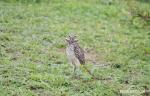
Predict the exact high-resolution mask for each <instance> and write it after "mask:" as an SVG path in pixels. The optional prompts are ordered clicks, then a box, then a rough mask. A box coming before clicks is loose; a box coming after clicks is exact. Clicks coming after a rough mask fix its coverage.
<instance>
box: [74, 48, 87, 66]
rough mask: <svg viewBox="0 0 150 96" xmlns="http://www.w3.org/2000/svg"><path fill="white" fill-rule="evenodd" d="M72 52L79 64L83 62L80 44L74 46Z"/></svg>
mask: <svg viewBox="0 0 150 96" xmlns="http://www.w3.org/2000/svg"><path fill="white" fill-rule="evenodd" d="M74 53H75V56H76V57H77V58H78V60H79V62H80V64H85V57H84V50H83V49H82V48H81V47H80V46H78V45H77V46H75V47H74Z"/></svg>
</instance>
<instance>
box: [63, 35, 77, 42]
mask: <svg viewBox="0 0 150 96" xmlns="http://www.w3.org/2000/svg"><path fill="white" fill-rule="evenodd" d="M66 41H67V43H68V44H73V43H76V42H78V40H77V39H76V35H69V36H68V38H66Z"/></svg>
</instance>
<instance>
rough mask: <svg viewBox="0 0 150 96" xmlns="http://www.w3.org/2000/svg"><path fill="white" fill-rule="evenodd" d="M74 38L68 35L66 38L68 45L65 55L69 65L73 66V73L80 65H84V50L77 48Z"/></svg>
mask: <svg viewBox="0 0 150 96" xmlns="http://www.w3.org/2000/svg"><path fill="white" fill-rule="evenodd" d="M75 37H76V36H74V35H69V38H66V41H67V44H68V45H67V47H66V54H67V57H68V59H69V61H70V63H71V64H72V65H73V66H74V72H75V71H76V69H77V68H79V67H80V65H82V64H83V65H84V64H85V57H84V50H83V49H82V48H81V47H80V46H79V44H78V41H77V40H76V39H75Z"/></svg>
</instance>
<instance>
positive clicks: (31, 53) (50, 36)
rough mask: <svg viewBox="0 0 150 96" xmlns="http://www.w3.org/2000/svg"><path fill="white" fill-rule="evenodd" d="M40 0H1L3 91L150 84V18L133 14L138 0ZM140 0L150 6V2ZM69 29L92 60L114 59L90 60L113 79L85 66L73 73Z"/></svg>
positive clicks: (68, 93)
mask: <svg viewBox="0 0 150 96" xmlns="http://www.w3.org/2000/svg"><path fill="white" fill-rule="evenodd" d="M14 1H15V0H14ZM20 1H21V0H20ZM35 1H36V0H35ZM37 1H38V2H40V3H33V2H30V3H18V2H9V0H7V2H4V0H3V1H0V93H1V96H118V95H120V94H121V93H120V91H119V90H128V89H130V90H131V89H132V90H144V88H145V86H146V87H148V88H150V81H149V79H150V77H149V75H150V65H149V63H150V33H149V29H150V27H149V21H145V19H143V18H140V17H136V18H134V16H133V14H132V11H134V9H133V10H132V6H131V5H133V4H134V3H133V2H131V3H130V4H129V3H128V2H129V1H128V2H127V1H124V0H122V1H119V0H108V1H105V0H100V1H99V0H80V1H77V0H70V1H69V0H66V1H61V0H52V1H46V0H45V2H42V1H40V0H37ZM46 2H47V3H46ZM135 2H136V3H138V5H137V7H139V6H141V5H142V6H143V7H142V8H143V9H144V8H145V9H146V10H148V9H149V6H148V5H149V2H147V3H145V2H144V0H143V2H140V1H135ZM145 6H146V7H145ZM133 8H135V7H133ZM70 32H74V33H76V34H77V35H78V39H79V42H80V44H81V46H82V47H83V48H84V49H86V50H88V54H90V60H96V63H97V64H100V65H101V64H103V63H106V64H108V63H109V64H110V65H108V66H107V67H106V68H103V67H96V68H94V66H89V67H92V68H93V69H94V70H93V73H94V74H95V75H96V76H99V77H102V78H107V77H111V78H112V80H109V81H107V80H104V81H103V80H102V81H101V80H91V79H90V76H89V75H87V74H86V73H85V72H83V73H84V74H83V75H82V76H81V79H76V78H74V77H73V72H72V68H71V67H70V65H69V64H68V61H67V58H66V55H65V46H66V43H65V37H66V36H67V35H68V34H69V33H70ZM90 60H87V61H88V63H89V64H92V62H91V61H90ZM102 62H103V63H102ZM92 68H90V69H92ZM122 95H123V96H129V95H136V96H141V94H137V93H134V94H122Z"/></svg>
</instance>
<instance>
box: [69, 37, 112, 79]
mask: <svg viewBox="0 0 150 96" xmlns="http://www.w3.org/2000/svg"><path fill="white" fill-rule="evenodd" d="M76 37H77V36H76V35H72V34H70V35H69V37H68V38H66V41H67V47H66V54H67V57H68V60H69V62H70V63H71V64H72V66H73V67H74V73H76V70H77V69H80V66H81V65H82V66H81V68H84V69H85V70H86V72H87V73H88V74H89V75H91V77H92V79H96V80H108V79H111V78H98V77H95V75H94V74H92V73H91V71H90V70H89V69H88V68H87V67H86V66H85V65H86V64H85V54H84V53H85V52H84V50H83V49H82V48H81V47H80V45H79V43H78V40H77V39H76Z"/></svg>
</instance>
